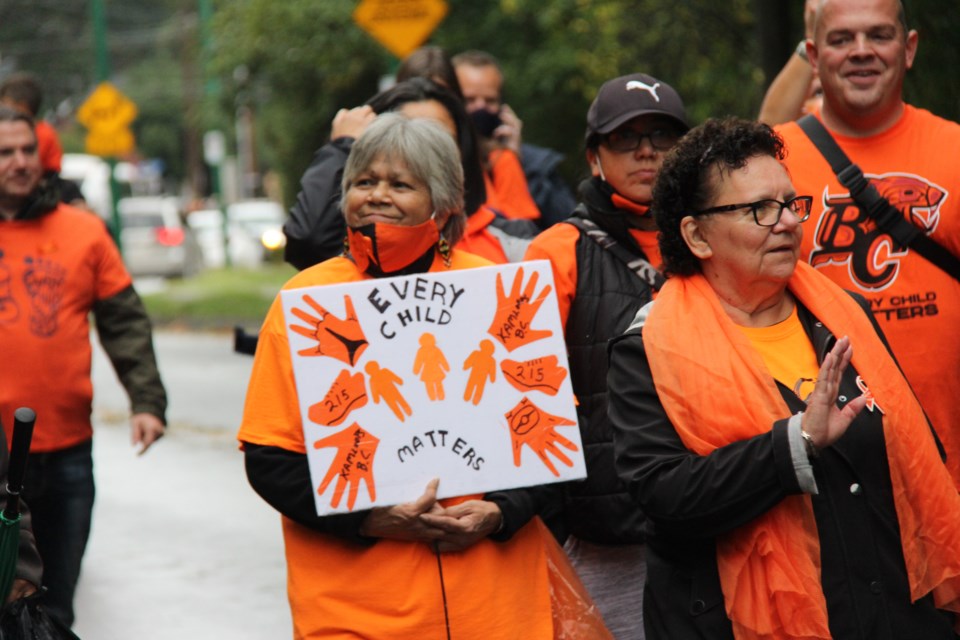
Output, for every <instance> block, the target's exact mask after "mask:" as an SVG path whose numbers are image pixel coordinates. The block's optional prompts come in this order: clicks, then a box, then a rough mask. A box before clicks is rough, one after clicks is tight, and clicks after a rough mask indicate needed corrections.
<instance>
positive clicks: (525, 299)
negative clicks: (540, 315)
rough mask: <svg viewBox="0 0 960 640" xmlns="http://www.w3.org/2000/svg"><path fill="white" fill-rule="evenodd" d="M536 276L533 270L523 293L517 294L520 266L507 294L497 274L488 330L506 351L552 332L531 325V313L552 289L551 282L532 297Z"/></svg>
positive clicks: (521, 275)
mask: <svg viewBox="0 0 960 640" xmlns="http://www.w3.org/2000/svg"><path fill="white" fill-rule="evenodd" d="M539 277H540V273H539V272H536V271H535V272H534V273H533V277H531V278H530V281H529V282H528V283H527V286H526V288H525V289H524V290H523V293H520V286H521V284H522V283H523V267H520V268H519V269H518V270H517V275H516V276H514V278H513V287H512V288H511V290H510V295H509V296H507V295H505V294H504V292H503V278H502V275H501V274H499V273H498V274H497V312H496V315H494V317H493V322H491V323H490V328H489V329H487V333H489V334H490V335H492V336H493V337H494V338H496V339H497V340H499V341H500V342H501V343H502V344H503V346H505V347H506V348H507V351H513V350H514V349H516V348H517V347H522V346H523V345H525V344H530V343H531V342H536V341H537V340H540V339H541V338H546V337H549V336H551V335H553V332H552V331H549V330H546V329H532V328H531V327H530V324H531V323H532V322H533V318H534V316H536V315H537V310H539V309H540V305H541V304H543V301H544V300H546V298H547V296H548V295H549V294H550V291H551V287H550V285H547V286H546V287H545V288H544V289H543V290H542V291H540V294H539V295H538V296H537V299H536V300H533V292H534V290H535V289H536V288H537V280H538V279H539Z"/></svg>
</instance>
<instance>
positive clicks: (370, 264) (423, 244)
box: [347, 216, 440, 275]
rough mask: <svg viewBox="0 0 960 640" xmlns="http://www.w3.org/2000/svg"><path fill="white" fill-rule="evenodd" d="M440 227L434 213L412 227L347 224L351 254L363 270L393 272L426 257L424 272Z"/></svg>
mask: <svg viewBox="0 0 960 640" xmlns="http://www.w3.org/2000/svg"><path fill="white" fill-rule="evenodd" d="M439 241H440V230H439V229H437V223H436V222H435V221H434V220H433V217H432V216H431V217H430V219H429V220H426V221H425V222H422V223H420V224H417V225H413V226H404V225H397V224H386V223H384V222H375V223H373V224H367V225H364V226H362V227H358V228H356V229H354V228H352V227H347V242H348V244H349V248H350V256H351V257H352V258H353V261H354V262H355V263H356V264H357V267H359V269H360V270H361V271H364V272H369V273H370V274H371V275H393V274H397V273H398V272H400V271H403V270H404V269H406V268H407V267H409V266H411V265H413V264H414V263H415V262H419V261H421V260H424V261H425V262H426V266H425V267H424V271H425V270H426V269H428V268H429V267H430V263H431V262H432V261H433V248H434V247H435V246H436V245H437V243H438V242H439Z"/></svg>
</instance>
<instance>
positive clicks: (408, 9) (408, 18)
mask: <svg viewBox="0 0 960 640" xmlns="http://www.w3.org/2000/svg"><path fill="white" fill-rule="evenodd" d="M446 15H447V3H446V2H444V0H363V1H362V2H361V3H360V4H359V5H357V8H356V9H355V10H354V11H353V21H354V22H356V23H357V25H358V26H359V27H360V28H361V29H363V30H364V31H366V32H367V33H369V34H370V35H371V36H373V37H374V38H375V39H376V40H377V42H379V43H380V44H382V45H383V46H384V47H386V48H387V49H388V50H389V51H390V53H392V54H393V55H395V56H397V57H398V58H401V59H402V58H406V57H407V56H408V55H410V54H411V53H413V51H414V49H416V48H417V47H419V46H420V45H421V44H423V43H424V42H425V41H426V39H427V38H429V37H430V34H431V33H433V30H434V29H436V28H437V25H438V24H440V22H441V21H442V20H443V18H444V17H445V16H446Z"/></svg>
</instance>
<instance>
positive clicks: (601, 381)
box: [505, 73, 689, 640]
mask: <svg viewBox="0 0 960 640" xmlns="http://www.w3.org/2000/svg"><path fill="white" fill-rule="evenodd" d="M688 128H689V125H688V124H687V117H686V113H685V110H684V107H683V101H682V100H681V99H680V96H679V95H677V92H676V91H674V90H673V88H672V87H670V86H669V85H667V84H666V83H664V82H663V81H661V80H657V79H656V78H653V77H650V76H648V75H646V74H642V73H635V74H631V75H627V76H622V77H620V78H615V79H613V80H610V81H608V82H606V83H604V85H603V86H602V87H601V88H600V91H599V93H598V94H597V97H596V99H595V100H594V101H593V104H592V105H590V110H589V111H588V112H587V132H586V147H587V154H586V155H587V162H588V163H589V164H590V169H591V173H592V174H593V175H592V177H591V178H589V179H587V180H585V181H584V182H583V183H582V184H581V185H580V198H581V202H580V204H579V205H578V206H577V208H576V210H575V211H574V214H573V216H572V217H571V218H569V219H568V220H566V221H564V222H560V223H558V224H556V225H554V226H553V227H551V228H550V229H547V230H546V231H544V232H543V233H541V234H540V235H539V236H537V237H536V238H535V239H534V240H533V242H532V243H531V245H530V247H529V249H528V250H527V254H526V256H525V259H527V260H535V259H547V260H550V262H551V265H552V267H553V277H554V281H555V286H556V290H557V298H558V300H559V303H560V316H561V321H562V322H563V324H564V327H565V334H566V342H567V353H568V356H569V358H570V376H571V377H570V379H571V382H572V384H573V390H574V393H575V394H576V396H577V400H578V402H579V405H578V407H577V412H578V414H579V415H578V417H579V423H580V433H581V437H582V439H583V443H584V455H585V457H586V464H587V479H586V480H585V481H583V482H578V483H571V484H568V485H566V486H564V487H563V491H564V496H563V513H562V517H563V524H564V526H565V529H566V532H567V533H568V534H569V537H568V539H567V541H566V545H565V549H566V551H567V553H568V554H569V556H570V558H571V560H572V562H573V564H574V566H575V567H576V568H577V571H578V573H579V574H580V577H581V579H582V580H583V582H584V584H585V585H586V586H587V588H588V589H589V590H590V593H591V596H592V597H593V599H594V601H595V602H596V603H597V606H598V607H599V608H600V611H601V613H603V616H604V620H605V621H606V623H607V626H608V627H609V629H610V630H611V632H613V634H614V636H615V637H616V638H617V640H625V639H630V640H634V639H638V638H643V617H642V607H641V604H642V595H643V583H644V579H645V575H646V564H645V561H644V548H643V534H642V531H641V529H642V525H643V521H644V516H643V514H642V513H641V512H640V510H639V508H638V507H637V506H636V505H635V504H634V502H633V501H632V500H631V498H630V496H629V495H628V494H627V492H626V490H625V488H624V487H623V485H622V483H621V482H620V480H619V479H618V478H617V475H616V472H615V471H614V467H613V441H612V434H611V429H610V424H609V420H608V418H607V386H606V375H605V372H606V363H607V356H606V345H607V340H609V339H610V338H612V337H614V336H618V335H620V334H621V333H623V332H624V331H625V330H626V329H627V326H628V325H629V324H630V321H631V320H633V317H634V315H635V314H636V312H637V310H638V309H639V308H640V307H642V306H643V305H644V304H646V303H647V302H649V301H650V299H651V297H652V295H653V293H654V291H656V290H657V289H658V288H659V285H660V283H661V282H662V277H661V276H660V273H659V271H658V269H657V268H658V267H659V266H660V250H659V248H658V247H657V231H656V227H655V224H654V221H653V218H652V217H651V216H650V215H649V213H648V210H647V207H648V205H649V203H650V201H651V199H652V196H653V183H654V180H655V179H656V177H657V172H658V171H659V170H660V165H661V163H662V162H663V157H664V154H665V153H666V151H668V150H669V149H670V148H671V147H672V146H673V145H675V144H676V142H677V140H679V139H680V136H682V135H683V134H684V133H685V132H686V131H687V129H688ZM505 518H509V514H506V515H505Z"/></svg>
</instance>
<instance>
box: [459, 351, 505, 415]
mask: <svg viewBox="0 0 960 640" xmlns="http://www.w3.org/2000/svg"><path fill="white" fill-rule="evenodd" d="M467 369H469V370H470V377H469V378H468V379H467V389H466V391H464V392H463V399H464V400H467V401H470V402H472V403H473V404H474V405H478V404H480V399H481V398H483V388H484V387H485V386H486V384H487V379H488V378H489V380H490V382H494V381H495V380H496V379H497V361H496V360H495V359H494V358H493V343H492V342H490V341H489V340H481V341H480V348H479V349H477V350H476V351H473V352H472V353H471V354H470V355H469V356H467V359H466V360H464V362H463V370H464V371H466V370H467Z"/></svg>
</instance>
